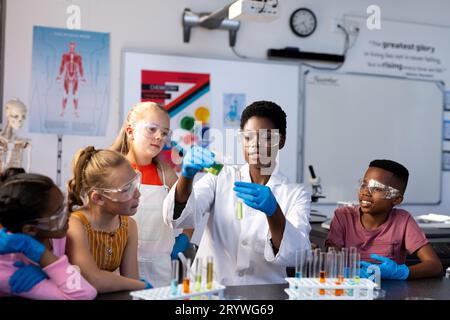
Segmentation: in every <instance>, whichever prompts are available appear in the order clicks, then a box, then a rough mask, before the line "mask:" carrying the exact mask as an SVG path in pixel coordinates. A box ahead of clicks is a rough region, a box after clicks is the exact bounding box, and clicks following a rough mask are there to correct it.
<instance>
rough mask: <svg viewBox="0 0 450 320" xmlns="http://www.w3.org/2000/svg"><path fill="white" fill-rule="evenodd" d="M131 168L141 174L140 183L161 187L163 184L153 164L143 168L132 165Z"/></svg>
mask: <svg viewBox="0 0 450 320" xmlns="http://www.w3.org/2000/svg"><path fill="white" fill-rule="evenodd" d="M131 166H132V167H133V169H135V170H136V169H137V170H139V172H140V173H141V174H142V179H141V183H142V184H147V185H153V186H162V185H163V183H162V181H161V179H160V178H159V174H158V169H157V167H156V164H154V163H153V162H152V163H150V164H147V165H145V166H139V165H137V164H135V163H132V164H131Z"/></svg>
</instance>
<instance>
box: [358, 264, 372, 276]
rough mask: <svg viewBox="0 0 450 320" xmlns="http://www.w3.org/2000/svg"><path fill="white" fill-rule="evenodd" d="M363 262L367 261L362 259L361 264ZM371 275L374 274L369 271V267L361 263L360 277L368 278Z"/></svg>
mask: <svg viewBox="0 0 450 320" xmlns="http://www.w3.org/2000/svg"><path fill="white" fill-rule="evenodd" d="M362 262H365V261H361V262H360V264H361V263H362ZM371 275H372V273H369V272H368V271H367V267H364V266H363V265H361V267H360V269H359V277H360V278H366V279H368V278H369V277H370V276H371Z"/></svg>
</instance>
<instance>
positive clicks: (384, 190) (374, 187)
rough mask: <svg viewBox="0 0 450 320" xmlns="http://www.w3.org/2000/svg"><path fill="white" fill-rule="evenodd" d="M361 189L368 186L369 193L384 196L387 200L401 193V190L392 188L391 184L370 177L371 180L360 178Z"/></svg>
mask: <svg viewBox="0 0 450 320" xmlns="http://www.w3.org/2000/svg"><path fill="white" fill-rule="evenodd" d="M358 187H359V191H362V190H364V189H366V188H367V190H369V193H370V194H371V195H372V196H373V197H377V198H383V199H386V200H389V199H393V198H395V197H398V196H399V195H401V192H400V190H398V189H395V188H392V187H390V186H387V185H384V184H382V183H381V182H378V181H377V180H374V179H370V180H369V181H365V180H364V179H360V180H359V181H358Z"/></svg>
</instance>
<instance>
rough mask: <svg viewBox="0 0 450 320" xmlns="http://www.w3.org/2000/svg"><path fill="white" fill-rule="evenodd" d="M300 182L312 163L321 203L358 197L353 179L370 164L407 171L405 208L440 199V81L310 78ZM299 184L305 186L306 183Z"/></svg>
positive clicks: (342, 76)
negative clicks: (376, 162)
mask: <svg viewBox="0 0 450 320" xmlns="http://www.w3.org/2000/svg"><path fill="white" fill-rule="evenodd" d="M304 86H305V88H304V94H305V95H304V140H303V141H304V153H303V154H304V158H303V165H302V166H303V170H302V172H303V177H304V179H305V178H306V179H307V177H309V171H308V165H313V167H314V169H315V171H316V174H317V175H318V176H319V177H321V179H322V187H323V194H324V195H325V196H326V198H325V199H321V200H320V203H323V204H336V202H337V201H354V200H356V199H357V191H356V190H357V180H358V179H359V178H361V177H362V176H363V174H364V172H365V171H366V169H367V167H368V165H369V163H370V161H372V160H374V159H390V160H394V161H397V162H400V163H401V164H403V165H405V166H406V167H407V168H408V170H409V173H410V178H409V183H408V187H407V190H406V193H405V200H404V203H407V204H436V203H439V201H440V199H441V161H442V122H443V92H442V91H441V89H440V87H439V85H438V83H436V82H428V81H416V80H406V79H399V78H388V77H378V76H368V75H354V74H337V73H321V72H310V73H309V74H307V75H306V78H305V83H304ZM306 179H305V180H306Z"/></svg>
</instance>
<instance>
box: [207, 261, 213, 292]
mask: <svg viewBox="0 0 450 320" xmlns="http://www.w3.org/2000/svg"><path fill="white" fill-rule="evenodd" d="M212 286H213V257H212V256H208V257H207V258H206V289H208V290H211V289H212Z"/></svg>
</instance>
